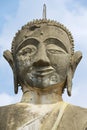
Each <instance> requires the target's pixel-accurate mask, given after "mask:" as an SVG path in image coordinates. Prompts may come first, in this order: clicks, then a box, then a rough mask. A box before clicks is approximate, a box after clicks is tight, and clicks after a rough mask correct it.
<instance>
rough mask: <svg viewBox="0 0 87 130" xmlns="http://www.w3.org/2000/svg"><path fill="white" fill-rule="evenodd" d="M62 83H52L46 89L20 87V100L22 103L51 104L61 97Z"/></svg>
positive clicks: (58, 100)
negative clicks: (21, 94) (21, 93)
mask: <svg viewBox="0 0 87 130" xmlns="http://www.w3.org/2000/svg"><path fill="white" fill-rule="evenodd" d="M62 86H64V83H62V84H60V85H54V86H52V87H50V89H49V88H46V89H44V90H43V89H39V88H38V89H37V88H32V87H30V88H29V89H28V88H27V87H24V88H22V90H23V96H22V100H21V102H23V103H32V104H53V103H57V102H60V101H63V99H62V92H63V87H62Z"/></svg>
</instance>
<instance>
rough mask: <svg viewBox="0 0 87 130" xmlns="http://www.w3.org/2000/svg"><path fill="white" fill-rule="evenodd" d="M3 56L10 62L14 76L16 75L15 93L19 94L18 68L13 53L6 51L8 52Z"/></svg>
mask: <svg viewBox="0 0 87 130" xmlns="http://www.w3.org/2000/svg"><path fill="white" fill-rule="evenodd" d="M3 56H4V58H5V59H6V60H7V61H8V63H9V65H10V66H11V68H12V70H13V74H14V91H15V93H16V94H17V93H18V77H17V71H16V66H15V64H14V63H13V56H12V53H11V52H10V51H9V50H6V51H4V53H3Z"/></svg>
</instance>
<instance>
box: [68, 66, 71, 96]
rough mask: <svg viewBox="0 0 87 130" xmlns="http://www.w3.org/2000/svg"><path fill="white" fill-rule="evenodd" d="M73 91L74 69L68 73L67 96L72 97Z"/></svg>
mask: <svg viewBox="0 0 87 130" xmlns="http://www.w3.org/2000/svg"><path fill="white" fill-rule="evenodd" d="M71 91H72V69H71V68H70V69H69V71H68V73H67V94H68V96H71Z"/></svg>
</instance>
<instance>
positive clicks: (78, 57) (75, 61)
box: [71, 51, 82, 76]
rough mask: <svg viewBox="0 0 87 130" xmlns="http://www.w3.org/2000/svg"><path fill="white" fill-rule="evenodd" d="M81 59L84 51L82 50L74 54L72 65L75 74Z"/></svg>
mask: <svg viewBox="0 0 87 130" xmlns="http://www.w3.org/2000/svg"><path fill="white" fill-rule="evenodd" d="M81 59H82V53H81V52H80V51H77V52H75V53H74V55H73V56H72V60H71V67H72V72H73V75H74V72H75V70H76V67H77V65H78V64H79V62H80V60H81ZM73 75H72V76H73Z"/></svg>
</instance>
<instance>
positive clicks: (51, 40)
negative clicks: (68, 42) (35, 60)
mask: <svg viewBox="0 0 87 130" xmlns="http://www.w3.org/2000/svg"><path fill="white" fill-rule="evenodd" d="M44 42H45V43H46V44H47V45H48V44H55V45H57V46H59V47H60V48H62V49H63V50H65V51H66V52H67V53H68V50H67V48H66V47H65V45H64V44H63V43H62V42H61V41H59V40H58V39H57V38H47V39H46V40H45V41H44Z"/></svg>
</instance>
